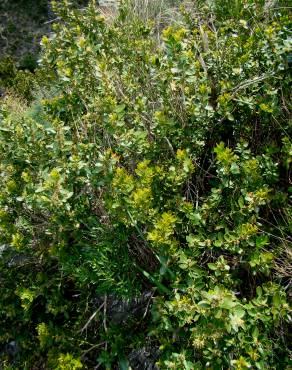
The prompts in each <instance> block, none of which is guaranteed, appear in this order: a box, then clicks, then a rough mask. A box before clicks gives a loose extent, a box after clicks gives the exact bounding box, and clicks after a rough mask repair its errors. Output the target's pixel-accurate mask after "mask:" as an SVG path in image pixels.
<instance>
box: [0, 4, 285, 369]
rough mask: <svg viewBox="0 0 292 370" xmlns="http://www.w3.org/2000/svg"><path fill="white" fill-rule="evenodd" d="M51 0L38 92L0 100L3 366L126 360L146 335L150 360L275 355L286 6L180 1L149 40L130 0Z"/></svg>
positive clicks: (281, 298)
mask: <svg viewBox="0 0 292 370" xmlns="http://www.w3.org/2000/svg"><path fill="white" fill-rule="evenodd" d="M52 4H53V7H54V11H55V12H56V13H57V15H58V16H59V17H60V18H61V19H62V22H59V23H57V24H55V25H54V33H53V34H52V36H51V37H50V38H47V37H44V38H43V39H42V46H43V52H42V57H41V69H42V71H41V73H42V76H44V75H46V76H47V78H46V81H42V84H44V89H46V90H48V89H49V91H50V93H49V94H48V96H50V97H47V98H44V99H42V100H41V101H38V102H35V103H33V104H32V105H31V106H29V107H22V109H19V107H18V105H20V104H21V102H19V103H18V105H17V104H16V106H15V101H11V98H9V97H8V99H6V100H5V101H4V102H3V103H2V107H1V127H0V147H1V157H0V163H1V173H2V176H1V179H0V181H1V194H0V205H1V229H2V234H1V243H2V245H3V247H2V251H1V259H0V263H1V271H2V272H1V276H0V279H1V286H0V290H1V297H2V302H1V303H0V314H1V320H2V321H3V323H4V322H5V324H4V325H2V327H1V329H0V341H1V342H2V343H3V344H5V343H9V341H11V340H15V341H17V343H19V346H20V350H19V352H18V353H17V355H16V356H14V357H13V359H11V358H9V354H8V353H7V351H6V353H4V354H3V355H2V362H3V364H4V365H5V364H6V365H7V366H8V364H11V363H14V364H15V366H18V365H19V364H21V366H22V368H27V369H29V368H32V366H33V364H35V363H36V362H39V363H42V364H43V365H42V366H45V367H47V368H56V369H65V368H66V369H67V368H76V369H78V368H81V367H82V366H84V367H85V368H86V367H88V368H94V367H95V366H96V364H97V363H99V364H100V365H102V366H103V367H104V368H116V367H117V366H120V367H121V368H128V367H129V366H130V365H131V363H129V361H128V358H130V357H131V356H129V354H131V353H132V352H133V351H135V350H136V349H139V348H142V347H143V348H144V347H145V346H149V345H150V346H152V347H157V348H159V357H160V359H159V361H158V367H159V368H162V369H164V368H165V369H172V368H173V369H206V368H210V369H229V368H234V369H246V368H258V369H275V368H278V369H283V368H288V363H289V352H288V349H287V342H288V340H289V336H288V327H287V325H288V322H289V320H290V314H291V311H290V308H289V304H288V303H287V289H288V287H289V277H290V276H289V271H291V267H290V266H291V265H290V262H289V260H288V258H287V256H289V253H288V252H287V251H288V248H289V243H290V242H291V239H290V236H289V231H291V217H290V216H291V215H290V212H291V208H290V207H289V199H290V196H291V195H290V194H291V186H290V185H289V165H290V162H291V141H290V137H289V129H290V126H289V121H288V113H289V99H288V96H289V95H288V94H289V83H290V80H289V78H290V77H289V65H288V55H289V52H290V48H291V45H290V41H289V38H288V25H289V17H288V15H287V14H286V13H285V9H282V8H281V7H279V8H277V9H276V11H274V10H273V11H272V10H271V9H264V8H263V5H261V2H248V1H246V2H242V3H240V4H239V3H238V2H237V6H238V9H237V11H236V14H235V15H234V14H226V15H225V17H224V13H220V14H219V13H218V10H216V7H214V8H213V7H211V8H209V7H208V6H207V5H206V4H204V5H203V7H202V8H201V7H198V8H194V7H193V8H190V9H188V10H186V9H182V10H181V12H182V16H181V17H180V18H181V19H182V21H181V24H177V23H176V24H175V25H172V24H170V25H169V27H167V28H166V29H165V30H164V31H163V32H162V40H163V42H162V43H161V44H160V43H157V41H156V40H157V38H156V37H154V36H155V35H154V30H157V28H156V27H154V26H153V24H151V22H145V20H141V19H140V18H139V17H135V16H134V14H133V13H131V14H132V16H131V17H130V18H129V17H127V14H129V13H128V12H129V9H128V6H127V4H122V5H121V7H120V10H119V15H118V16H117V18H116V19H114V20H113V21H112V22H107V20H106V19H104V17H103V16H102V15H101V14H100V13H99V10H98V9H97V8H96V6H95V5H94V2H93V1H92V2H91V3H90V4H89V6H88V7H87V8H86V9H84V10H82V11H80V10H77V9H74V8H71V7H70V5H69V3H68V1H63V2H53V3H52ZM217 13H218V17H217ZM149 290H150V291H151V296H150V300H149V301H148V304H147V305H146V306H145V309H144V314H141V315H140V317H138V318H137V317H136V316H135V315H131V314H129V313H128V314H127V315H126V317H127V319H126V320H124V319H123V320H122V321H116V320H114V319H113V315H112V310H113V309H112V307H113V304H112V302H113V300H114V299H118V300H119V299H120V300H121V299H122V298H123V299H124V298H125V297H126V298H127V299H131V298H133V297H137V296H138V295H139V294H142V293H143V292H145V291H149ZM151 297H153V302H152V299H151ZM150 307H151V314H150V309H149V308H150ZM145 333H146V336H145ZM36 348H37V350H36ZM6 365H5V366H6ZM39 366H40V365H39Z"/></svg>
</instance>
